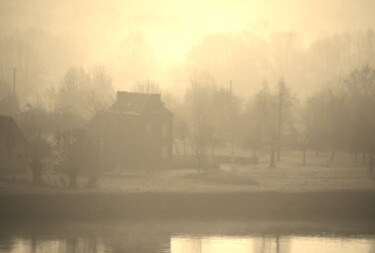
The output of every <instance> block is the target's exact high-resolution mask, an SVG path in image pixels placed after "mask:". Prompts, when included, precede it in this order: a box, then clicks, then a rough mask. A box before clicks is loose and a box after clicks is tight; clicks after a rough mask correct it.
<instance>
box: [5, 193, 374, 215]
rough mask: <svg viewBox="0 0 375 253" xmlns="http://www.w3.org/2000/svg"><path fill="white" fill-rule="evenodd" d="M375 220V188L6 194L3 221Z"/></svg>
mask: <svg viewBox="0 0 375 253" xmlns="http://www.w3.org/2000/svg"><path fill="white" fill-rule="evenodd" d="M107 218H121V219H131V220H137V219H139V220H144V219H151V220H153V219H157V220H170V219H176V220H178V219H184V220H186V219H192V220H199V219H204V220H259V219H264V220H306V219H307V220H337V221H340V220H353V221H361V220H375V191H326V192H302V193H296V192H289V193H286V192H243V193H241V192H237V193H165V192H164V193H163V192H160V193H157V192H155V193H151V192H148V193H147V192H143V193H95V192H86V193H33V194H0V219H1V220H8V221H9V220H63V219H70V220H71V219H79V220H85V219H88V220H98V219H107Z"/></svg>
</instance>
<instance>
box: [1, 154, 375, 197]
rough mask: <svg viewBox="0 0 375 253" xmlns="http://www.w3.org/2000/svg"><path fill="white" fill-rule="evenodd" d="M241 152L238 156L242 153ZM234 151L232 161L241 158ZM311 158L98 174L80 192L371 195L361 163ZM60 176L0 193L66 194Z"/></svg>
mask: <svg viewBox="0 0 375 253" xmlns="http://www.w3.org/2000/svg"><path fill="white" fill-rule="evenodd" d="M241 152H242V153H241ZM244 152H245V151H237V155H245V153H244ZM329 156H330V154H329V153H328V152H327V153H323V154H320V155H319V156H316V155H315V154H313V153H309V154H308V156H307V165H305V166H302V164H301V163H302V162H301V160H302V155H301V153H298V152H289V153H284V154H283V156H282V160H281V161H280V162H278V163H277V167H276V168H269V166H268V159H269V158H268V156H267V155H262V156H260V157H259V158H260V159H259V162H258V164H251V165H238V164H231V163H221V164H220V165H219V168H218V169H210V170H206V171H203V172H201V173H198V172H197V170H196V169H195V168H193V167H187V168H173V167H172V168H157V169H156V168H155V169H150V170H141V171H127V172H122V173H117V174H103V175H101V177H100V179H99V185H98V187H97V188H96V189H86V188H85V185H86V182H87V178H86V177H85V176H82V177H81V178H80V183H79V185H80V187H79V189H76V190H73V191H79V192H82V191H88V192H92V191H95V192H259V191H280V192H311V191H313V192H315V191H334V190H375V177H374V176H373V175H371V174H370V172H369V171H368V169H367V167H366V166H363V165H362V164H361V162H358V163H354V162H353V156H352V155H349V154H346V153H337V155H336V157H335V160H334V161H330V160H329ZM60 177H61V176H58V175H55V174H50V173H49V174H47V175H45V177H44V180H45V182H46V184H47V185H48V186H46V187H34V186H31V185H30V183H28V181H27V180H25V179H20V180H18V181H17V180H16V181H17V182H15V180H12V181H6V180H5V181H0V192H8V193H17V192H26V193H29V192H65V191H71V190H68V189H65V188H63V187H62V185H61V182H60V180H59V178H60Z"/></svg>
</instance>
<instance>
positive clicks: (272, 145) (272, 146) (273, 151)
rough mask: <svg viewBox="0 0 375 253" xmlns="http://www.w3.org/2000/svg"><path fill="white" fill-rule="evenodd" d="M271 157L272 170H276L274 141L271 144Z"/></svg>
mask: <svg viewBox="0 0 375 253" xmlns="http://www.w3.org/2000/svg"><path fill="white" fill-rule="evenodd" d="M270 155H271V157H270V168H275V143H274V142H273V141H272V144H271V154H270Z"/></svg>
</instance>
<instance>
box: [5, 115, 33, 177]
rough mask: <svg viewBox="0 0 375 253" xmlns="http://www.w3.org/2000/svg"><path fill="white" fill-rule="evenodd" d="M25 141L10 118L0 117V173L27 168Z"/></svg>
mask: <svg viewBox="0 0 375 253" xmlns="http://www.w3.org/2000/svg"><path fill="white" fill-rule="evenodd" d="M27 159H28V158H27V140H26V139H25V137H24V136H23V134H22V132H21V130H20V129H19V128H18V126H17V124H16V122H15V121H14V119H13V118H12V117H10V116H0V172H10V171H17V170H23V169H25V168H27V163H28V160H27Z"/></svg>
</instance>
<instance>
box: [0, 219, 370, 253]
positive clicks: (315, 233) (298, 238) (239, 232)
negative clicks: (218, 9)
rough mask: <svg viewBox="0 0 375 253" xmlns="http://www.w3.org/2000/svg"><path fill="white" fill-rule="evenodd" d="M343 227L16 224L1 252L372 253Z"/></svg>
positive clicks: (0, 237) (4, 231) (2, 239)
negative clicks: (342, 231) (334, 228)
mask: <svg viewBox="0 0 375 253" xmlns="http://www.w3.org/2000/svg"><path fill="white" fill-rule="evenodd" d="M270 224H271V225H270ZM339 227H340V226H339ZM343 227H345V226H343ZM343 227H340V228H339V229H338V230H336V231H335V230H332V229H330V228H329V226H326V227H324V226H323V227H308V228H306V229H303V227H298V228H297V229H296V226H294V229H290V228H289V227H288V226H287V225H286V224H285V223H284V224H281V225H280V224H279V225H276V226H274V225H272V223H265V225H263V224H262V222H258V223H257V224H253V223H246V222H171V221H168V222H119V221H111V222H100V223H96V222H95V223H93V222H86V223H76V222H62V223H38V222H32V223H30V222H29V223H22V222H19V223H17V224H13V223H8V224H6V225H5V226H1V228H0V252H4V253H32V252H38V253H47V252H48V253H60V252H61V253H62V252H74V253H84V252H85V253H86V252H87V253H89V252H90V253H91V252H92V253H99V252H116V253H117V252H138V253H145V252H168V253H224V252H238V253H242V252H243V253H245V252H246V253H252V252H254V253H255V252H257V253H258V252H263V253H310V252H311V253H313V252H314V253H326V252H327V253H336V252H337V253H375V235H374V234H369V233H368V234H366V233H359V232H358V230H355V231H354V233H350V229H349V230H347V229H344V230H345V232H344V233H341V232H340V229H341V230H342V228H343ZM328 230H329V231H330V232H329V233H327V232H325V231H328ZM359 231H360V230H359Z"/></svg>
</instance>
